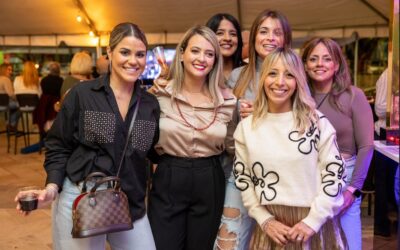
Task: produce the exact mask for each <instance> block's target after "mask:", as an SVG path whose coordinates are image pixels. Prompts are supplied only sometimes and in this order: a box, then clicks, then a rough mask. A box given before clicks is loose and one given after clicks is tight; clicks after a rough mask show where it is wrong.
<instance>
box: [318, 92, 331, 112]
mask: <svg viewBox="0 0 400 250" xmlns="http://www.w3.org/2000/svg"><path fill="white" fill-rule="evenodd" d="M328 95H329V93H327V94H325V96H324V98H322V100H321V101H320V102H319V104H318V106H317V109H319V107H321V105H322V104H323V103H324V101H325V99H326V98H327V97H328Z"/></svg>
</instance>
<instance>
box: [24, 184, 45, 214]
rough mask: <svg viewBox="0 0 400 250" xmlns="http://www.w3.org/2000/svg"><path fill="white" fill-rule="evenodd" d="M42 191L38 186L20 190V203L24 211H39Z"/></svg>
mask: <svg viewBox="0 0 400 250" xmlns="http://www.w3.org/2000/svg"><path fill="white" fill-rule="evenodd" d="M40 191H41V188H39V187H36V186H29V187H22V188H20V189H19V193H18V202H19V205H20V208H21V210H22V211H24V212H29V211H32V210H35V209H37V207H38V197H39V192H40Z"/></svg>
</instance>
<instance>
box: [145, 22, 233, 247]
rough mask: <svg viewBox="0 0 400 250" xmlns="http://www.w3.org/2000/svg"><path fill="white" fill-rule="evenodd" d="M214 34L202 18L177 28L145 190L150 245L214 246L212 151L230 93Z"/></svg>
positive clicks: (218, 197) (220, 194) (216, 149)
mask: <svg viewBox="0 0 400 250" xmlns="http://www.w3.org/2000/svg"><path fill="white" fill-rule="evenodd" d="M222 64H223V62H222V56H221V53H220V49H219V45H218V40H217V37H216V36H215V34H214V32H213V31H211V30H210V29H209V28H207V27H205V26H195V27H193V28H191V29H190V30H189V31H187V32H186V34H185V35H184V36H183V39H182V40H181V42H180V43H179V44H178V46H177V48H176V56H175V58H174V61H173V64H172V66H171V70H170V73H169V75H168V77H167V82H168V83H167V85H166V86H165V87H163V88H159V89H158V91H155V95H156V96H157V99H158V101H159V103H160V107H161V116H160V139H159V142H158V144H157V145H156V150H157V152H158V153H159V154H160V155H161V157H160V161H159V163H158V167H157V169H156V171H155V173H154V177H153V186H152V190H151V192H150V197H149V219H150V223H151V226H152V230H153V235H154V239H155V242H156V247H157V249H158V250H163V249H177V250H179V249H201V250H204V249H212V246H213V243H214V240H215V237H216V234H217V231H218V226H219V223H220V218H221V214H222V209H223V203H224V190H225V179H224V173H223V170H222V167H221V164H220V162H219V160H218V159H219V158H218V155H219V154H220V153H221V152H222V151H223V150H224V139H225V137H226V133H227V124H228V122H229V121H230V120H231V117H232V113H233V110H234V108H235V103H236V99H235V97H234V96H233V95H232V94H231V92H230V90H229V89H227V88H224V87H222V86H224V77H223V71H222Z"/></svg>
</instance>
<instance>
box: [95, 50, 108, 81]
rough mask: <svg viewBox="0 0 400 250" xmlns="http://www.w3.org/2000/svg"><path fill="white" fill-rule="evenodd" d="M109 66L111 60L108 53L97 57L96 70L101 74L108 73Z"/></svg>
mask: <svg viewBox="0 0 400 250" xmlns="http://www.w3.org/2000/svg"><path fill="white" fill-rule="evenodd" d="M109 67H110V66H109V61H108V59H107V56H106V55H102V56H100V57H99V58H97V61H96V71H97V73H98V74H99V76H102V75H105V74H107V73H108V69H109Z"/></svg>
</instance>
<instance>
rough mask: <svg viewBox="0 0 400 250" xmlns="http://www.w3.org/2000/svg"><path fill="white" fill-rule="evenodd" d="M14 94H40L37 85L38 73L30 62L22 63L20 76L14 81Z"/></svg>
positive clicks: (40, 89)
mask: <svg viewBox="0 0 400 250" xmlns="http://www.w3.org/2000/svg"><path fill="white" fill-rule="evenodd" d="M14 93H15V94H16V95H17V94H37V95H38V96H39V97H40V95H41V94H42V88H41V87H40V84H39V73H38V70H37V69H36V67H35V64H34V63H33V62H32V61H26V62H24V66H23V69H22V73H21V75H19V76H17V77H15V79H14Z"/></svg>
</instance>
